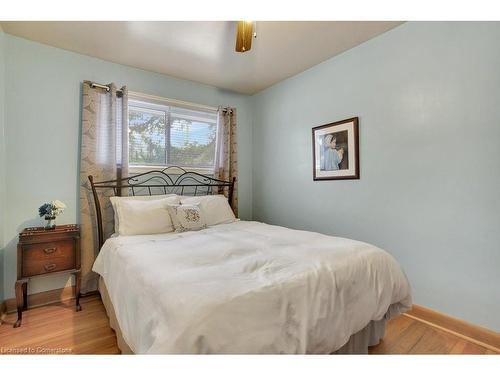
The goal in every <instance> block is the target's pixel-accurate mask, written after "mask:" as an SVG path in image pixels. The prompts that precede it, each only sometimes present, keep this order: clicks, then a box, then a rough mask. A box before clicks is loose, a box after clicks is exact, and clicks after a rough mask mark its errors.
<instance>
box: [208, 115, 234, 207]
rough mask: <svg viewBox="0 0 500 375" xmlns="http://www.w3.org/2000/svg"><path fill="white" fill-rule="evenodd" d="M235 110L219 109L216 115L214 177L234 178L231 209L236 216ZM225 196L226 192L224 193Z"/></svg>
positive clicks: (226, 179)
mask: <svg viewBox="0 0 500 375" xmlns="http://www.w3.org/2000/svg"><path fill="white" fill-rule="evenodd" d="M236 149H237V142H236V108H222V107H219V110H218V115H217V148H216V150H217V152H216V155H215V170H214V176H215V178H217V179H219V180H225V181H231V180H232V179H233V178H236V183H235V185H234V189H233V199H232V202H229V203H230V204H231V207H232V208H233V211H234V214H235V215H236V216H237V215H238V179H237V177H238V163H237V157H236ZM225 193H226V194H227V191H225Z"/></svg>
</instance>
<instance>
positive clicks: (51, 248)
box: [43, 247, 57, 255]
mask: <svg viewBox="0 0 500 375" xmlns="http://www.w3.org/2000/svg"><path fill="white" fill-rule="evenodd" d="M56 250H57V247H48V248H46V249H43V252H44V253H45V254H47V255H49V254H52V253H55V251H56Z"/></svg>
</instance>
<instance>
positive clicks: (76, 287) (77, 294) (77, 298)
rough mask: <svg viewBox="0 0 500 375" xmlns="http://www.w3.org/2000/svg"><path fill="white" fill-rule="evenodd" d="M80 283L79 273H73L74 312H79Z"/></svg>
mask: <svg viewBox="0 0 500 375" xmlns="http://www.w3.org/2000/svg"><path fill="white" fill-rule="evenodd" d="M81 283H82V278H81V272H80V271H78V272H75V297H76V311H80V310H81V309H82V307H81V306H80V286H81Z"/></svg>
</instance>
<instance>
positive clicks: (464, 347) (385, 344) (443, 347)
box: [0, 295, 498, 354]
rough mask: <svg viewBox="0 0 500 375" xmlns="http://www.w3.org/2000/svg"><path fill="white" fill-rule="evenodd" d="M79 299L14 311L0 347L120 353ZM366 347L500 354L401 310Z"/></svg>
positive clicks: (98, 306)
mask: <svg viewBox="0 0 500 375" xmlns="http://www.w3.org/2000/svg"><path fill="white" fill-rule="evenodd" d="M81 304H82V307H83V310H82V311H80V312H76V311H75V308H74V301H67V302H61V303H56V304H52V305H46V306H41V307H37V308H34V309H32V310H28V311H25V312H24V313H23V323H22V326H21V327H19V328H15V329H14V328H13V324H14V323H15V321H16V318H17V315H16V314H9V315H7V316H6V317H5V320H4V321H3V322H2V324H1V325H0V353H8V351H9V350H12V351H13V352H11V353H12V354H14V353H15V352H16V350H17V351H19V352H21V353H22V352H23V351H25V350H26V348H30V350H38V353H39V354H119V353H120V350H119V349H118V346H117V344H116V335H115V333H114V331H113V330H112V329H111V328H110V327H109V321H108V317H107V316H106V311H105V309H104V306H103V304H102V302H101V299H100V297H99V296H98V295H93V296H89V297H85V298H82V299H81ZM16 348H17V349H16ZM370 353H372V354H409V353H411V354H446V353H450V354H498V353H496V352H495V351H492V350H488V349H486V348H484V347H482V346H480V345H477V344H475V343H473V342H470V341H467V340H465V339H462V338H460V337H458V336H455V335H452V334H450V333H447V332H444V331H442V330H439V329H437V328H435V327H432V326H430V325H428V324H425V323H423V322H421V321H417V320H415V319H412V318H410V317H408V316H404V315H402V316H399V317H398V318H396V319H393V320H391V321H390V322H389V323H388V324H387V328H386V334H385V337H384V339H383V340H382V341H381V342H380V344H379V345H377V346H375V347H372V348H370Z"/></svg>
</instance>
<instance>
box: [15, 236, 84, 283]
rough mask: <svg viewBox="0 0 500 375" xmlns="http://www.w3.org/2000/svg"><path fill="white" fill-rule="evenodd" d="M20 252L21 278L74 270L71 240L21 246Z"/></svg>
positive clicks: (72, 242)
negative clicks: (21, 254) (21, 260)
mask: <svg viewBox="0 0 500 375" xmlns="http://www.w3.org/2000/svg"><path fill="white" fill-rule="evenodd" d="M22 251H23V256H22V259H23V264H22V276H23V277H28V276H34V275H40V274H45V273H51V272H58V271H64V270H70V269H74V268H76V264H75V260H76V259H75V251H74V241H73V240H64V241H56V242H44V243H36V244H29V245H23V246H22Z"/></svg>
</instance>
